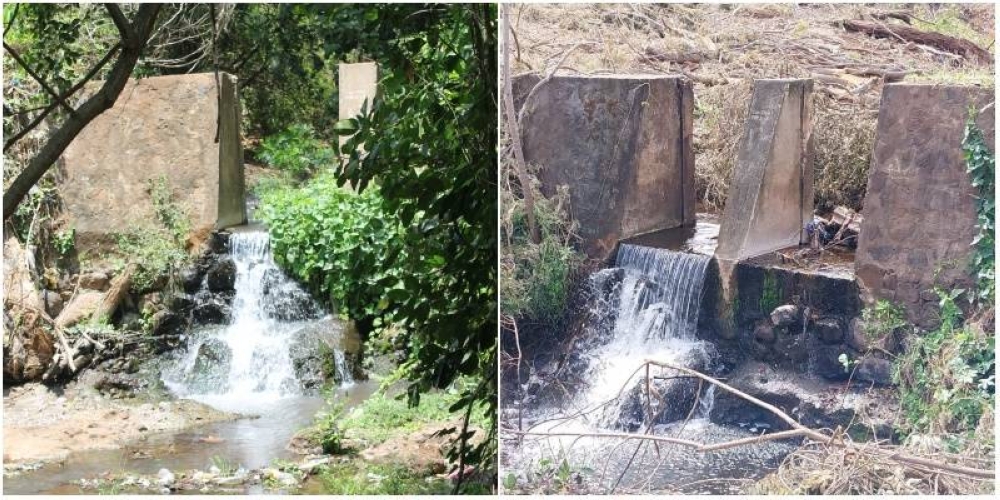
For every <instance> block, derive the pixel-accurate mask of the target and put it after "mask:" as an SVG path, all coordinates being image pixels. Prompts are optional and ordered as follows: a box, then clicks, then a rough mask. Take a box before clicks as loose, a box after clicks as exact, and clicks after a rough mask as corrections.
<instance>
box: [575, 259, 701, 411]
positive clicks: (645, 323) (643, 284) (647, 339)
mask: <svg viewBox="0 0 1000 500" xmlns="http://www.w3.org/2000/svg"><path fill="white" fill-rule="evenodd" d="M710 261H711V257H709V256H705V255H698V254H691V253H684V252H673V251H670V250H664V249H658V248H650V247H643V246H638V245H628V244H623V245H621V247H620V248H619V250H618V257H617V259H616V262H615V269H613V270H610V272H608V271H602V272H599V273H597V274H595V277H594V279H593V280H592V283H593V286H594V287H595V292H596V294H597V295H599V296H600V297H598V300H597V301H596V303H597V306H596V307H595V309H594V310H592V311H591V316H592V318H594V320H595V321H593V322H592V323H594V324H595V325H598V326H595V327H594V329H596V330H598V331H592V332H591V333H592V335H591V337H593V338H597V339H601V341H602V342H603V343H602V344H600V345H595V346H593V347H592V348H591V351H590V353H589V355H588V356H587V357H588V359H590V360H591V361H590V372H589V374H588V376H587V378H588V379H589V381H590V384H589V385H590V387H589V388H588V389H587V390H586V391H583V393H582V394H581V396H580V398H582V400H579V399H578V401H577V402H578V406H593V405H597V404H601V403H603V402H606V401H609V400H611V399H613V398H615V397H616V395H617V394H618V393H619V392H620V391H621V390H622V388H623V387H625V388H626V391H625V393H624V394H625V395H624V396H623V397H622V400H621V401H620V402H619V404H617V405H615V406H613V407H611V408H610V409H609V411H606V412H602V413H601V414H600V416H599V419H600V420H601V423H600V424H599V425H601V426H604V427H606V426H621V425H623V424H622V422H625V421H627V422H629V424H627V425H629V426H633V427H634V426H635V425H638V422H640V421H641V420H642V415H641V413H642V412H637V409H636V404H637V403H636V400H635V394H632V393H634V392H635V389H636V387H635V384H637V383H638V381H640V380H642V378H643V375H644V374H643V373H638V374H636V373H635V370H636V369H637V368H638V367H639V366H641V365H642V363H643V361H645V360H647V359H653V360H660V361H667V362H672V363H676V364H681V365H685V366H689V367H692V368H695V369H700V370H704V369H706V368H707V367H708V366H709V365H710V363H711V361H712V357H713V349H712V346H711V344H709V343H707V342H704V341H701V340H699V339H698V338H697V335H696V332H697V327H698V313H699V311H700V308H701V296H702V287H703V284H704V281H705V271H706V269H707V267H708V263H709V262H710ZM611 276H614V277H616V278H617V279H618V280H619V281H618V282H617V284H615V285H613V286H609V284H608V280H609V279H611ZM607 318H614V319H613V321H608V320H607ZM654 371H658V370H654ZM674 375H676V373H674ZM682 383H683V381H682ZM674 385H679V384H674ZM629 387H631V388H632V389H633V391H632V393H630V392H629ZM689 395H690V396H691V397H692V398H693V397H695V395H694V394H689ZM711 399H712V393H710V392H708V393H704V394H702V395H701V397H700V398H698V400H699V401H700V404H701V405H702V409H706V408H710V407H711ZM692 402H693V403H694V402H695V401H692ZM675 404H678V405H679V404H684V403H683V402H682V401H675ZM699 413H701V412H699Z"/></svg>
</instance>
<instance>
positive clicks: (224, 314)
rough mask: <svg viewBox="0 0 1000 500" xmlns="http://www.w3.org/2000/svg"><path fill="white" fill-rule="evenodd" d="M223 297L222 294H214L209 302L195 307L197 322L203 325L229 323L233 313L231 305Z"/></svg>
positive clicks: (205, 301)
mask: <svg viewBox="0 0 1000 500" xmlns="http://www.w3.org/2000/svg"><path fill="white" fill-rule="evenodd" d="M221 297H222V296H221V295H220V294H213V295H211V296H210V298H209V299H208V300H204V301H201V302H199V303H198V305H196V306H194V319H195V321H197V322H198V323H202V324H221V323H225V322H226V321H229V318H230V317H231V316H232V314H233V311H232V308H230V307H229V303H228V302H227V301H226V300H225V299H223V298H221Z"/></svg>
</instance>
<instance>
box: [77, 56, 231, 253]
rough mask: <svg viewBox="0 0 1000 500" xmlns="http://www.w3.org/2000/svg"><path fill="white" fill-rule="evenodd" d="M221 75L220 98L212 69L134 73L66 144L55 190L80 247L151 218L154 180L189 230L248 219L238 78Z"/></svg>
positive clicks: (210, 227) (151, 221) (110, 236)
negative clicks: (166, 189)
mask: <svg viewBox="0 0 1000 500" xmlns="http://www.w3.org/2000/svg"><path fill="white" fill-rule="evenodd" d="M220 76H221V82H220V83H221V87H222V92H221V97H220V92H218V89H217V87H218V86H217V84H216V79H215V75H214V74H212V73H204V74H196V75H176V76H159V77H151V78H142V79H133V80H131V81H129V83H128V84H127V85H126V87H125V90H124V91H122V94H121V96H119V98H118V100H117V102H116V103H115V105H114V107H112V108H111V109H109V110H108V111H106V112H104V113H103V114H101V115H100V116H98V117H97V118H96V119H94V121H92V122H91V123H90V124H89V125H88V126H87V127H86V128H85V129H84V130H83V131H82V132H81V133H80V135H78V136H77V138H76V140H74V141H73V142H72V143H71V144H70V146H69V147H68V148H66V151H65V152H64V153H63V156H62V159H61V161H60V171H61V177H62V179H61V182H60V184H61V185H60V192H61V194H62V197H63V201H64V202H65V206H66V214H67V216H68V217H69V221H70V224H71V225H72V227H73V228H75V229H76V234H77V247H78V248H88V247H91V246H93V245H100V244H102V243H107V242H110V241H113V238H112V235H113V234H114V233H120V232H125V231H127V230H129V229H132V228H134V227H136V226H137V225H142V224H148V223H153V222H154V221H155V220H156V217H155V214H154V207H153V203H152V200H151V199H150V194H149V185H150V182H151V181H153V182H155V181H157V180H158V179H160V178H163V179H165V180H166V181H167V183H168V185H169V187H170V189H171V190H172V192H173V195H174V199H176V200H177V202H178V205H179V206H180V207H181V209H183V210H184V212H185V213H186V214H187V216H188V217H189V219H190V220H191V223H192V232H206V230H211V229H212V228H214V227H225V226H228V225H233V224H242V223H245V222H246V215H245V213H244V208H243V207H244V198H245V196H244V186H243V152H242V145H241V142H240V127H239V111H238V110H239V103H238V97H237V94H236V79H235V78H234V77H232V76H231V75H220ZM220 110H221V111H222V112H221V113H220Z"/></svg>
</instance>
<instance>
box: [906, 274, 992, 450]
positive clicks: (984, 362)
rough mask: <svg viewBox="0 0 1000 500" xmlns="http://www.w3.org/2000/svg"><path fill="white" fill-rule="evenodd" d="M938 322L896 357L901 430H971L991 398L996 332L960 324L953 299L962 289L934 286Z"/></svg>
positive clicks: (959, 436) (989, 406) (944, 432)
mask: <svg viewBox="0 0 1000 500" xmlns="http://www.w3.org/2000/svg"><path fill="white" fill-rule="evenodd" d="M936 291H937V294H938V297H939V298H940V308H941V313H940V314H941V326H940V327H939V328H938V329H937V330H935V331H932V332H928V333H926V334H924V335H922V336H919V337H916V338H915V341H914V342H913V344H912V345H910V346H909V348H908V349H907V351H906V353H905V354H904V355H902V356H901V357H900V358H898V359H897V361H896V367H895V372H894V379H895V382H896V383H897V384H898V385H899V390H900V403H901V405H902V409H903V416H904V421H903V422H902V424H901V425H900V430H902V431H903V432H905V433H928V434H938V435H956V434H957V436H953V438H954V441H955V442H959V441H961V440H962V435H963V434H964V435H969V434H971V433H973V432H974V431H975V430H976V428H977V426H978V424H979V420H980V417H981V416H983V414H984V412H987V411H990V409H992V408H993V404H994V390H995V359H996V354H995V348H994V344H995V337H994V335H993V332H987V331H985V330H984V329H983V328H981V327H979V326H978V325H976V324H974V323H972V322H969V323H966V324H964V325H963V320H962V311H961V309H960V308H959V307H958V305H957V304H956V300H957V299H958V297H959V296H961V294H963V293H965V292H964V290H952V291H944V290H936Z"/></svg>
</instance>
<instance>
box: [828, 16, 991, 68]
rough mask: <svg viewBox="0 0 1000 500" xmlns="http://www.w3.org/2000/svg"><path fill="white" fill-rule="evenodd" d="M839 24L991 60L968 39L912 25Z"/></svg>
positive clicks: (863, 31)
mask: <svg viewBox="0 0 1000 500" xmlns="http://www.w3.org/2000/svg"><path fill="white" fill-rule="evenodd" d="M840 25H841V26H843V27H844V29H845V30H847V31H852V32H856V33H864V34H866V35H870V36H873V37H875V38H887V39H893V40H901V41H904V42H911V43H916V44H920V45H927V46H929V47H933V48H936V49H939V50H942V51H945V52H949V53H952V54H958V55H960V56H962V57H965V58H966V59H971V60H976V61H979V62H981V63H988V62H990V61H992V60H993V55H992V54H990V53H989V51H987V50H986V49H984V48H982V47H980V46H978V45H976V44H974V43H972V42H970V41H968V40H965V39H962V38H956V37H953V36H949V35H945V34H942V33H936V32H933V31H922V30H919V29H917V28H914V27H912V26H904V25H892V27H891V28H890V27H889V26H887V25H886V24H885V23H879V22H870V21H860V20H856V19H847V20H844V21H841V22H840Z"/></svg>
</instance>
